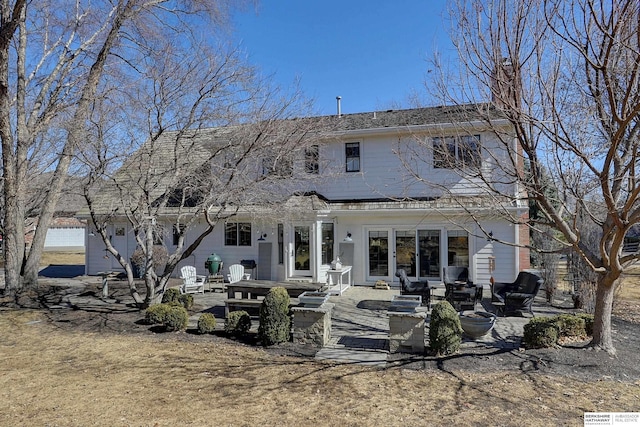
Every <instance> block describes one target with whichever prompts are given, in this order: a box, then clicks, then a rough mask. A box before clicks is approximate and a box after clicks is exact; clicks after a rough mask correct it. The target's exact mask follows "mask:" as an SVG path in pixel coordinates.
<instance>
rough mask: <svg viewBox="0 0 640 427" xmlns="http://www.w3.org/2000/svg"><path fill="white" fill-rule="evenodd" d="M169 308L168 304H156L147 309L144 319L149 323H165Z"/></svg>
mask: <svg viewBox="0 0 640 427" xmlns="http://www.w3.org/2000/svg"><path fill="white" fill-rule="evenodd" d="M168 310H169V306H168V305H167V304H154V305H152V306H151V307H149V308H147V310H146V311H145V313H144V320H145V322H146V323H147V324H148V325H157V324H163V323H164V319H165V317H166V315H167V311H168Z"/></svg>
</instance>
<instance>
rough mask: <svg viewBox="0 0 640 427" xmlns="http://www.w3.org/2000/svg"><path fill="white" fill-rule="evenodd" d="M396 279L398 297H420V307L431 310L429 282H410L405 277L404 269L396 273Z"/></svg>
mask: <svg viewBox="0 0 640 427" xmlns="http://www.w3.org/2000/svg"><path fill="white" fill-rule="evenodd" d="M396 277H398V279H400V295H420V296H421V297H422V305H426V306H427V307H428V308H429V309H431V288H429V282H427V281H426V280H421V281H418V282H412V281H410V280H409V278H408V277H407V272H406V271H405V270H404V269H402V268H401V269H399V270H398V271H396Z"/></svg>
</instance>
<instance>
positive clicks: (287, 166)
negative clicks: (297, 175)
mask: <svg viewBox="0 0 640 427" xmlns="http://www.w3.org/2000/svg"><path fill="white" fill-rule="evenodd" d="M262 174H263V175H265V176H267V175H271V176H274V177H277V178H286V177H290V176H292V175H293V161H292V160H291V159H288V158H281V157H276V156H269V157H265V158H264V159H262Z"/></svg>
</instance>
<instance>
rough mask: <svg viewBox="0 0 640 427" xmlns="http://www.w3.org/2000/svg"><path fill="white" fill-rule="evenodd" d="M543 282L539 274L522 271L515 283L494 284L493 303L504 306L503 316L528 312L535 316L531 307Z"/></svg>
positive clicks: (492, 291) (492, 288)
mask: <svg viewBox="0 0 640 427" xmlns="http://www.w3.org/2000/svg"><path fill="white" fill-rule="evenodd" d="M542 282H543V280H542V278H541V277H540V276H538V275H537V274H533V273H529V272H526V271H521V272H520V273H518V277H516V280H515V281H514V282H513V283H500V282H495V283H492V284H491V301H492V302H493V303H494V305H496V306H498V307H499V306H502V309H501V310H499V311H500V312H501V314H502V315H505V314H507V313H515V312H523V311H528V312H529V313H531V315H532V316H533V315H534V314H533V311H532V309H531V307H532V305H533V300H534V298H535V297H536V294H537V293H538V291H539V290H540V287H541V286H542Z"/></svg>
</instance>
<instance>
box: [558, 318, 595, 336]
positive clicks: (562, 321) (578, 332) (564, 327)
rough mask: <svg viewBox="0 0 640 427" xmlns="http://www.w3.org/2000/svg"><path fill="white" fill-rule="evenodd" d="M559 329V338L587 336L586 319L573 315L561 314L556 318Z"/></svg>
mask: <svg viewBox="0 0 640 427" xmlns="http://www.w3.org/2000/svg"><path fill="white" fill-rule="evenodd" d="M554 319H555V324H556V326H557V327H558V338H560V337H583V336H585V335H587V331H586V329H585V323H586V322H585V319H583V318H582V317H580V316H574V315H573V314H560V315H558V316H556V317H555V318H554Z"/></svg>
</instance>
